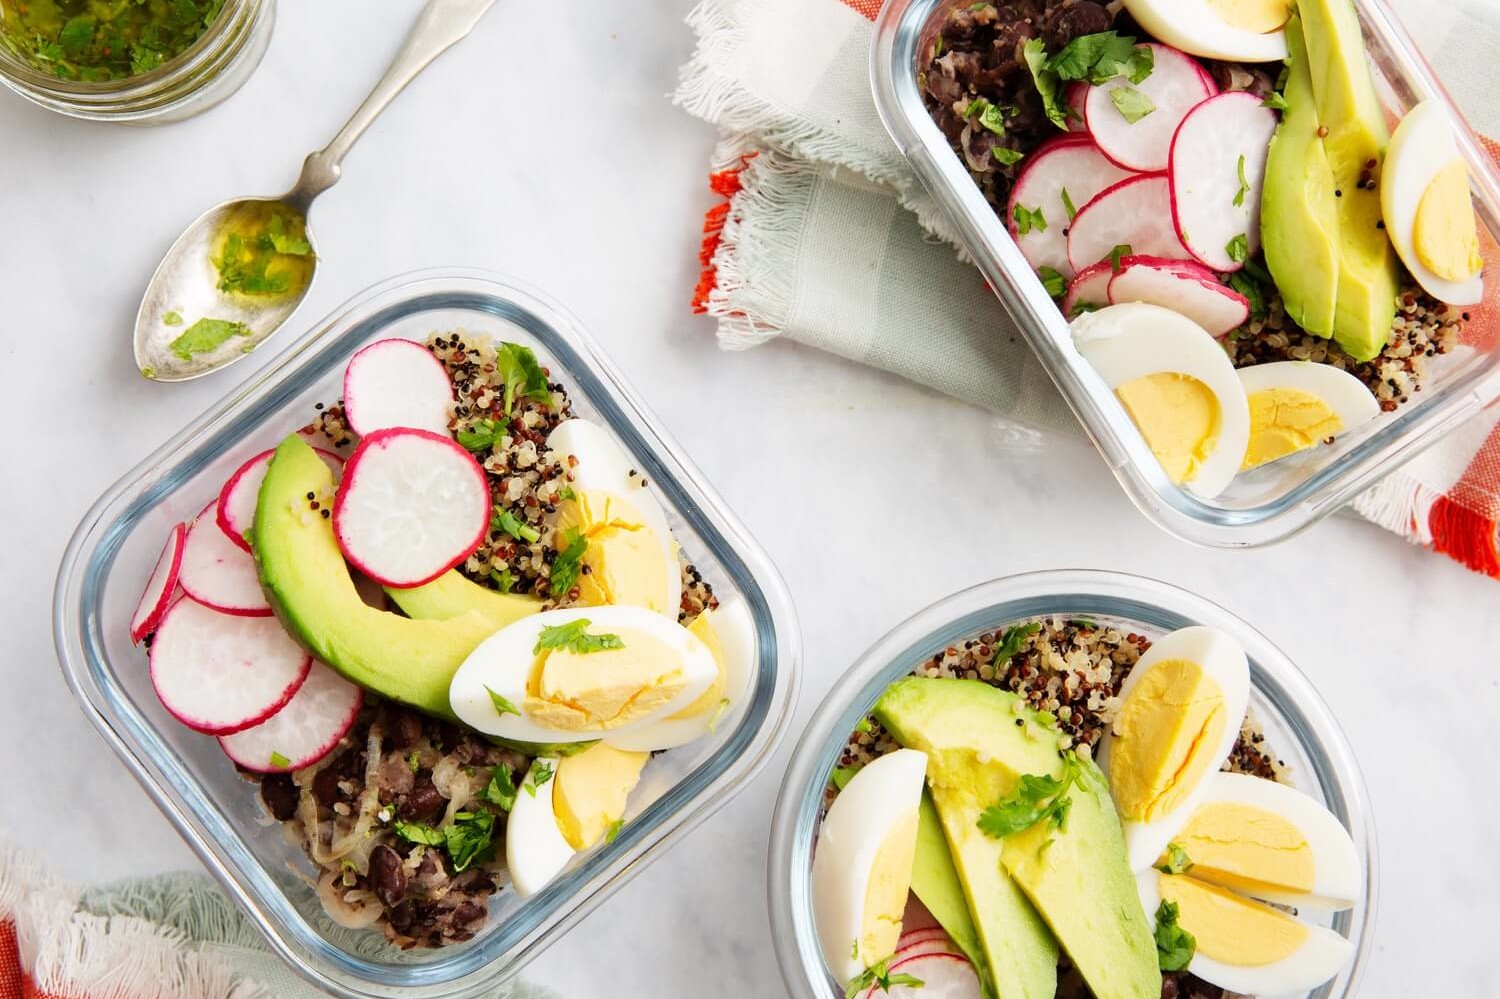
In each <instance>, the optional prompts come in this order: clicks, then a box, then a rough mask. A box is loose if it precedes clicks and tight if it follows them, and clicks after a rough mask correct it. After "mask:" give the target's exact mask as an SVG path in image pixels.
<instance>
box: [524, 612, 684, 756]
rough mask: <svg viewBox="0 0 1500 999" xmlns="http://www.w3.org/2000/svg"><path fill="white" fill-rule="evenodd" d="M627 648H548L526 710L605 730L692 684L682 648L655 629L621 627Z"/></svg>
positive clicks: (559, 725)
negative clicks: (685, 671) (680, 660)
mask: <svg viewBox="0 0 1500 999" xmlns="http://www.w3.org/2000/svg"><path fill="white" fill-rule="evenodd" d="M617 633H618V634H619V636H620V640H621V642H622V643H623V644H624V647H623V648H619V649H605V650H602V651H599V652H585V653H579V652H573V651H571V650H569V649H543V650H542V651H541V652H540V653H538V654H537V658H536V662H535V664H534V665H533V666H532V670H531V676H530V677H529V678H528V680H527V684H526V714H527V716H528V717H530V718H531V719H532V720H533V721H535V722H537V723H538V724H541V725H547V726H550V727H551V728H556V729H562V730H564V731H568V732H603V731H608V730H609V729H613V728H619V727H620V726H621V725H625V724H628V723H629V722H631V721H634V720H635V719H637V718H641V717H644V716H645V715H648V714H650V713H651V712H652V711H655V710H656V709H657V708H659V707H661V705H663V704H665V703H666V702H667V701H670V700H671V699H672V698H674V697H676V696H677V694H678V692H679V691H681V690H682V688H683V687H684V686H685V685H686V678H685V677H684V676H683V675H682V670H681V668H679V666H678V665H677V661H678V656H677V653H676V650H674V649H672V648H671V647H670V646H669V645H667V644H666V643H665V642H663V641H661V640H660V639H658V638H656V637H655V636H653V635H650V634H647V633H645V632H638V631H625V630H623V629H622V630H620V631H619V632H617Z"/></svg>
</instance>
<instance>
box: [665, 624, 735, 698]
mask: <svg viewBox="0 0 1500 999" xmlns="http://www.w3.org/2000/svg"><path fill="white" fill-rule="evenodd" d="M712 613H713V611H704V612H703V613H702V614H699V615H698V616H697V617H695V618H693V623H692V624H690V625H688V626H687V630H688V631H691V632H692V633H693V634H694V635H697V636H698V640H699V641H701V642H702V643H703V644H704V645H706V646H708V651H709V652H712V653H713V656H714V665H716V666H717V667H718V668H719V669H718V672H717V673H715V674H714V678H713V682H712V683H710V684H709V685H708V689H707V690H705V691H704V692H703V693H702V694H700V695H699V696H698V699H697V700H696V701H694V702H693V703H692V704H689V705H688V706H687V707H685V708H683V709H682V710H681V711H679V712H677V713H676V714H675V715H672V716H671V717H673V718H697V717H699V716H700V715H706V714H708V713H709V712H712V711H718V710H719V701H720V700H722V699H723V697H724V682H725V679H726V676H725V666H724V643H723V642H721V641H719V633H718V632H717V631H714V626H713V625H712V624H710V623H709V620H708V619H709V615H711V614H712Z"/></svg>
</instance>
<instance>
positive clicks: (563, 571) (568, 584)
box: [548, 527, 589, 600]
mask: <svg viewBox="0 0 1500 999" xmlns="http://www.w3.org/2000/svg"><path fill="white" fill-rule="evenodd" d="M561 544H562V547H560V548H559V549H558V550H557V558H556V559H554V560H553V562H552V575H551V576H550V577H549V579H550V582H549V584H548V585H549V586H550V587H551V590H552V596H554V597H556V598H557V599H559V600H560V599H562V598H563V597H564V596H565V595H566V594H567V593H568V591H569V590H571V589H572V588H573V584H574V583H576V582H578V576H579V573H581V572H582V571H583V556H584V553H585V552H587V551H588V549H589V539H588V538H587V537H586V536H585V535H584V534H583V532H582V531H579V530H578V529H577V528H572V527H570V528H568V529H567V530H566V531H563V532H562V537H561Z"/></svg>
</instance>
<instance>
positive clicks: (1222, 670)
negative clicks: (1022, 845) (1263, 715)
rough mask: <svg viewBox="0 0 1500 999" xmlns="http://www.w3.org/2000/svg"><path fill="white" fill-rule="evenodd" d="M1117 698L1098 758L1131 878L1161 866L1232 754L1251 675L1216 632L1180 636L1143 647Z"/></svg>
mask: <svg viewBox="0 0 1500 999" xmlns="http://www.w3.org/2000/svg"><path fill="white" fill-rule="evenodd" d="M1119 696H1120V706H1119V710H1118V711H1117V712H1116V714H1115V717H1114V720H1113V721H1112V722H1111V723H1110V726H1109V729H1108V730H1107V731H1106V732H1105V735H1104V738H1103V739H1101V740H1100V744H1099V750H1098V757H1099V765H1100V767H1101V768H1103V769H1104V771H1105V773H1107V774H1108V775H1109V788H1110V794H1111V796H1112V797H1113V798H1114V802H1115V808H1116V809H1117V810H1118V811H1119V813H1120V824H1121V826H1122V828H1123V829H1124V832H1125V849H1126V852H1127V854H1128V858H1129V861H1130V869H1131V870H1133V871H1139V870H1142V869H1144V868H1147V867H1150V866H1151V864H1152V863H1153V862H1155V861H1156V859H1157V858H1158V857H1160V856H1161V853H1162V851H1163V850H1164V849H1166V846H1167V844H1168V843H1169V842H1170V841H1171V840H1172V837H1173V836H1175V835H1176V834H1177V832H1178V831H1179V830H1180V829H1181V828H1182V826H1183V824H1184V823H1185V822H1187V820H1188V817H1189V816H1191V815H1192V814H1193V809H1194V807H1195V806H1196V804H1197V802H1198V799H1199V798H1200V797H1201V795H1202V793H1203V789H1204V785H1205V784H1206V783H1207V782H1208V780H1209V778H1210V777H1211V776H1212V775H1213V774H1214V772H1215V771H1217V770H1218V769H1219V768H1220V767H1221V766H1223V764H1224V761H1225V760H1226V759H1227V758H1228V756H1229V751H1230V750H1231V749H1233V748H1234V742H1235V739H1236V738H1238V737H1239V734H1240V725H1241V723H1242V722H1243V721H1244V718H1245V710H1246V707H1247V706H1248V704H1249V700H1250V666H1249V663H1248V662H1247V661H1246V659H1245V652H1244V650H1243V649H1242V648H1240V646H1239V643H1237V642H1236V641H1235V640H1234V639H1232V638H1230V637H1229V636H1228V635H1226V634H1225V633H1224V632H1222V631H1219V630H1217V629H1215V628H1207V627H1202V626H1194V627H1190V628H1182V629H1180V630H1178V631H1174V632H1172V633H1170V634H1168V635H1164V636H1163V637H1161V638H1159V639H1157V640H1156V641H1155V642H1153V643H1152V645H1151V648H1149V649H1147V650H1146V653H1145V655H1143V656H1141V658H1140V659H1139V660H1137V662H1136V664H1135V666H1133V667H1132V668H1131V670H1130V673H1129V674H1128V675H1127V676H1126V677H1125V682H1124V683H1122V684H1121V685H1120V695H1119Z"/></svg>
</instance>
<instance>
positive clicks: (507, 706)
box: [484, 687, 521, 717]
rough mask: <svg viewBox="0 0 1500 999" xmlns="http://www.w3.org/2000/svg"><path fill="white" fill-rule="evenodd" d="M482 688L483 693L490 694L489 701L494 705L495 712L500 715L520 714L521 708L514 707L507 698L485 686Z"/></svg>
mask: <svg viewBox="0 0 1500 999" xmlns="http://www.w3.org/2000/svg"><path fill="white" fill-rule="evenodd" d="M484 690H485V693H487V694H489V695H490V703H491V704H493V705H494V706H495V714H497V715H500V716H501V717H504V716H505V715H517V716H519V715H520V713H521V709H520V708H518V707H516V706H515V704H514V703H513V702H512V701H511V700H510V699H509V698H507V697H504V696H503V695H500V694H497V693H495V692H494V691H493V690H491V689H490V688H489V687H485V688H484Z"/></svg>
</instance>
